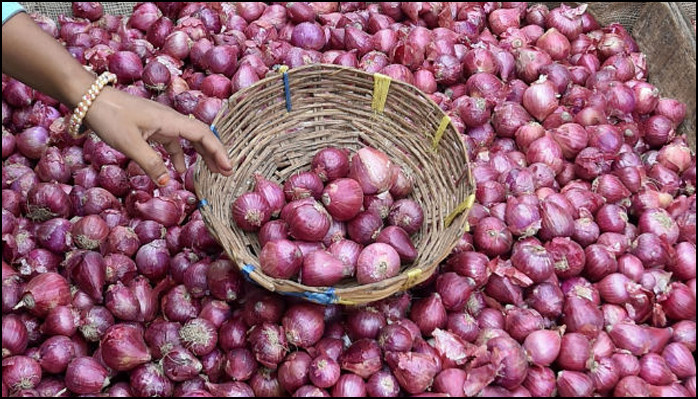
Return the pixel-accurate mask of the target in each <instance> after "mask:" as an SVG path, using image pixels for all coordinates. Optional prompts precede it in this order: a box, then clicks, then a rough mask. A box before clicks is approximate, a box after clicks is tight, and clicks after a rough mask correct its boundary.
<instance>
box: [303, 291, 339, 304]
mask: <svg viewBox="0 0 698 399" xmlns="http://www.w3.org/2000/svg"><path fill="white" fill-rule="evenodd" d="M302 296H303V297H304V298H305V299H307V300H309V301H313V302H317V303H319V304H321V305H331V304H333V303H335V302H336V301H337V296H336V295H335V294H334V288H328V289H327V291H325V292H321V293H318V292H304V293H303V294H302Z"/></svg>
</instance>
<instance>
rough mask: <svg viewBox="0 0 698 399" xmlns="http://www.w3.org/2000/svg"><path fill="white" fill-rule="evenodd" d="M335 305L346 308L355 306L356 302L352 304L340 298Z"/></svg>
mask: <svg viewBox="0 0 698 399" xmlns="http://www.w3.org/2000/svg"><path fill="white" fill-rule="evenodd" d="M335 303H336V304H338V305H346V306H354V305H356V302H354V301H349V300H346V299H342V298H337V302H335Z"/></svg>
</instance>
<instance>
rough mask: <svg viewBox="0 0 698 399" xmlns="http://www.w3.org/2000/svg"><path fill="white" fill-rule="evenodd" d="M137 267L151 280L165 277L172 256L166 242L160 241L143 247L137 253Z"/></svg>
mask: <svg viewBox="0 0 698 399" xmlns="http://www.w3.org/2000/svg"><path fill="white" fill-rule="evenodd" d="M136 266H138V271H139V272H140V273H141V274H143V275H144V276H146V277H148V278H149V279H159V278H162V277H164V276H165V275H166V274H167V271H168V269H169V267H170V254H169V251H168V250H167V245H166V243H165V240H162V239H158V240H154V241H152V242H150V243H148V244H145V245H143V246H142V247H141V248H140V249H139V250H138V252H137V253H136Z"/></svg>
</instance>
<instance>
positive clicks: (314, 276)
mask: <svg viewBox="0 0 698 399" xmlns="http://www.w3.org/2000/svg"><path fill="white" fill-rule="evenodd" d="M344 270H345V266H344V263H343V262H342V261H341V260H339V259H337V258H335V257H334V256H332V254H330V253H329V252H327V251H325V250H318V251H314V252H311V253H309V254H307V255H306V256H305V257H304V258H303V265H302V267H301V272H300V281H301V282H302V284H306V285H311V286H328V287H329V286H333V285H334V284H336V283H338V282H339V281H340V280H341V279H342V278H343V277H344Z"/></svg>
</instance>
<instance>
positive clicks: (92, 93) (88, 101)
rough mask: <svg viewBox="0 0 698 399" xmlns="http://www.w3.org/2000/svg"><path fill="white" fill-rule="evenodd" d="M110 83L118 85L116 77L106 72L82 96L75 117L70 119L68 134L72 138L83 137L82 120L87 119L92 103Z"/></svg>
mask: <svg viewBox="0 0 698 399" xmlns="http://www.w3.org/2000/svg"><path fill="white" fill-rule="evenodd" d="M110 83H111V84H114V83H116V75H114V74H113V73H111V72H104V73H103V74H101V75H99V77H98V78H97V80H95V82H94V83H92V86H90V89H89V90H88V91H87V93H85V95H83V96H82V99H81V101H80V102H79V103H78V105H77V106H76V107H75V111H73V116H71V117H70V120H69V122H68V133H69V134H70V135H71V136H73V137H80V136H81V135H82V134H81V132H80V126H81V125H82V120H83V119H85V115H87V111H89V109H90V106H91V105H92V102H93V101H94V100H95V98H97V96H98V95H99V93H101V92H102V89H104V86H106V85H108V84H110Z"/></svg>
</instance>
